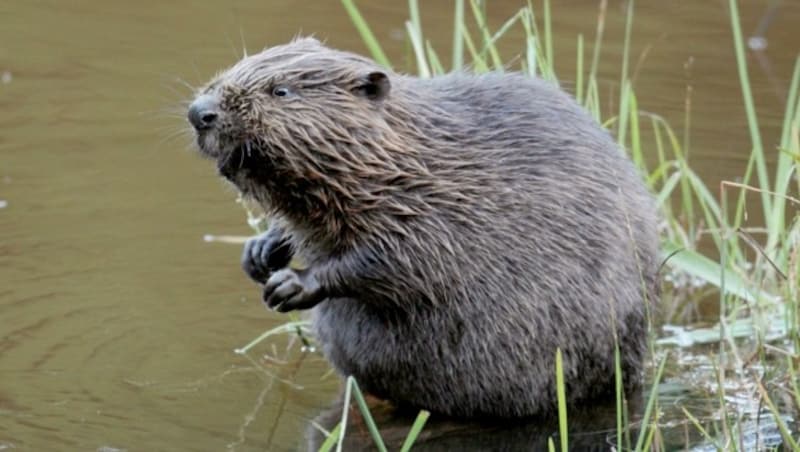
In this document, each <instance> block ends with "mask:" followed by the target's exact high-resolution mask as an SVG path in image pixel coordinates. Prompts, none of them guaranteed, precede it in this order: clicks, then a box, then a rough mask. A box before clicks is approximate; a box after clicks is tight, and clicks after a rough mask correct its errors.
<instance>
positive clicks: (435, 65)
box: [425, 41, 445, 75]
mask: <svg viewBox="0 0 800 452" xmlns="http://www.w3.org/2000/svg"><path fill="white" fill-rule="evenodd" d="M425 51H426V52H427V55H428V61H430V65H431V73H432V75H441V74H444V72H445V71H444V66H442V62H441V61H440V60H439V55H437V54H436V50H434V49H433V46H432V45H431V42H430V41H426V42H425Z"/></svg>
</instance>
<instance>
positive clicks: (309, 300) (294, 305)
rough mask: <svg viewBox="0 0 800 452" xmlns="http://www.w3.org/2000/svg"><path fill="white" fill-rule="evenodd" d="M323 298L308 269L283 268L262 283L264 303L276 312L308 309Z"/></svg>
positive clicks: (317, 283) (316, 282)
mask: <svg viewBox="0 0 800 452" xmlns="http://www.w3.org/2000/svg"><path fill="white" fill-rule="evenodd" d="M324 298H325V295H324V293H323V291H322V289H321V288H320V285H319V282H318V281H317V279H316V278H315V277H314V275H312V274H311V272H309V271H308V270H300V271H298V270H293V269H291V268H284V269H283V270H279V271H277V272H275V273H273V274H272V276H270V277H269V280H267V283H266V284H265V285H264V303H266V304H267V306H268V307H269V308H270V309H275V310H276V311H278V312H288V311H293V310H295V309H310V308H313V307H314V306H316V304H317V303H319V302H320V301H322V300H323V299H324Z"/></svg>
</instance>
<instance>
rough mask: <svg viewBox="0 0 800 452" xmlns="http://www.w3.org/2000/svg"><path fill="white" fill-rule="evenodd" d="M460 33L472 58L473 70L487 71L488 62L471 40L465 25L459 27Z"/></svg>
mask: <svg viewBox="0 0 800 452" xmlns="http://www.w3.org/2000/svg"><path fill="white" fill-rule="evenodd" d="M461 34H462V36H463V37H464V43H465V44H466V45H467V50H468V51H469V54H470V57H471V58H472V68H473V70H474V71H475V72H486V71H488V70H489V63H488V62H487V61H486V58H485V57H484V56H483V55H481V54H479V53H478V49H477V47H476V46H475V42H474V41H473V40H472V36H471V35H470V34H469V30H467V27H461Z"/></svg>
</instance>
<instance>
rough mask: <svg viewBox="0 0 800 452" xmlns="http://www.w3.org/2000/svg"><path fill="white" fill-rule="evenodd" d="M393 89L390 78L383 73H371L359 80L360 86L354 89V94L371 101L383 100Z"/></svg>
mask: <svg viewBox="0 0 800 452" xmlns="http://www.w3.org/2000/svg"><path fill="white" fill-rule="evenodd" d="M391 89H392V84H391V83H389V77H387V76H386V74H384V73H383V72H378V71H376V72H370V73H369V74H367V75H366V76H364V77H362V78H360V79H359V84H358V85H357V86H356V87H355V88H353V93H355V94H356V95H358V96H363V97H366V98H367V99H369V100H382V99H384V98H385V97H386V96H387V95H388V94H389V91H391Z"/></svg>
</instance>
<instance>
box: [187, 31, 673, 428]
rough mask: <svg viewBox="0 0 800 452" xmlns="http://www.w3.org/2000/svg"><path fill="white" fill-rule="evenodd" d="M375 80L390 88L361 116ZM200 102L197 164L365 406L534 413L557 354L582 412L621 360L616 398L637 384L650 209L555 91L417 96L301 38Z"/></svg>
mask: <svg viewBox="0 0 800 452" xmlns="http://www.w3.org/2000/svg"><path fill="white" fill-rule="evenodd" d="M375 73H381V74H386V79H387V80H388V83H389V85H387V86H386V87H384V88H381V87H378V91H380V92H378V95H375V96H373V95H371V94H372V92H371V91H369V89H370V88H371V89H374V88H375V87H374V86H371V85H370V83H371V81H370V77H371V74H375ZM275 87H288V88H289V89H290V93H291V94H290V95H288V96H284V97H276V96H274V95H273V94H272V93H273V89H274V88H275ZM383 91H385V92H383ZM202 92H203V93H204V94H207V95H212V96H215V98H216V99H218V101H219V105H220V113H221V117H220V120H219V125H218V127H217V129H215V131H214V133H208V134H201V135H200V136H198V144H199V147H200V150H201V152H203V153H204V154H205V155H207V156H209V157H211V158H213V159H215V160H217V163H218V168H219V170H220V173H221V174H223V175H224V176H225V177H226V178H228V179H229V180H230V181H231V182H233V183H234V184H235V185H236V186H237V187H238V189H239V190H241V191H242V193H243V194H245V195H246V196H248V197H251V198H253V199H255V200H257V201H258V202H259V203H261V204H262V205H263V206H264V207H265V208H266V209H267V210H268V211H269V212H270V214H271V216H272V217H273V220H274V222H273V228H276V229H275V231H279V232H280V234H281V235H285V238H286V239H287V240H288V241H289V242H290V244H291V247H292V250H293V252H294V253H295V254H296V255H298V256H299V257H300V258H301V260H303V261H304V262H306V263H307V264H308V265H309V269H310V271H312V272H313V273H314V275H315V277H316V278H317V279H318V280H319V282H320V284H321V285H322V286H324V287H325V288H326V290H327V293H328V294H329V295H328V296H327V298H326V299H325V300H324V301H322V302H321V303H319V304H318V305H317V306H316V307H314V309H313V310H312V318H313V320H314V327H315V330H316V333H317V337H318V339H319V341H320V343H321V344H322V347H323V351H324V353H325V355H326V356H327V357H328V359H329V360H330V361H331V362H332V363H333V365H334V366H335V367H336V368H337V369H338V370H339V371H340V372H341V373H342V374H345V375H353V376H355V377H356V379H357V380H358V381H359V383H360V384H361V385H362V387H363V388H364V389H366V390H367V391H369V392H371V393H373V394H375V395H377V396H379V397H383V398H386V399H389V400H392V401H394V402H396V403H398V404H400V405H407V406H410V407H417V408H427V409H430V410H432V411H436V412H441V413H444V414H449V415H454V416H462V417H475V416H500V417H519V416H528V415H533V414H541V413H546V412H548V411H550V410H552V409H553V407H554V401H555V384H554V355H555V351H556V348H557V347H558V348H561V350H562V352H563V354H564V366H565V367H564V368H565V376H566V380H567V390H568V391H567V393H568V398H569V399H570V401H571V402H573V403H576V402H579V401H586V400H589V399H592V398H595V397H599V396H604V395H608V394H609V393H613V390H614V389H613V388H614V344H615V340H616V341H618V343H619V346H620V349H621V356H622V363H621V364H622V367H623V372H624V377H625V381H626V384H627V385H628V386H629V387H635V386H636V384H637V383H638V382H639V380H640V376H641V369H642V359H643V355H644V351H645V340H646V337H645V336H646V319H645V317H646V316H645V313H646V310H647V305H648V303H653V302H655V301H657V298H658V289H657V288H658V282H657V278H656V273H657V265H658V247H657V242H658V240H657V236H656V212H655V208H654V202H653V199H652V198H651V196H650V195H649V193H648V192H647V190H646V188H645V187H644V184H643V183H642V181H641V178H640V176H639V174H638V173H637V171H636V170H635V168H634V167H633V165H632V164H631V163H630V161H629V160H628V159H627V158H626V157H625V156H624V154H623V153H622V152H621V151H620V150H619V149H618V147H617V146H616V145H615V143H614V142H613V140H612V139H611V137H610V136H609V135H608V134H607V133H606V131H605V130H603V129H602V128H601V127H600V126H599V125H597V124H596V122H595V121H594V120H593V119H592V118H591V117H590V116H589V115H588V114H586V112H585V111H584V110H583V109H582V108H581V107H579V106H578V105H577V104H576V103H575V102H574V101H573V100H572V99H571V98H569V96H567V95H565V94H564V93H563V92H561V91H560V90H559V89H558V88H557V87H555V86H552V85H550V84H548V83H546V82H544V81H541V80H537V79H534V78H531V77H527V76H523V75H521V74H508V73H506V74H501V73H490V74H484V75H472V74H468V73H454V74H449V75H445V76H441V77H435V78H432V79H427V80H424V79H419V78H416V77H410V76H404V75H399V74H395V73H393V72H391V71H387V70H386V69H385V68H381V67H379V66H378V65H377V64H376V63H374V62H373V61H371V60H369V59H367V58H363V57H360V56H357V55H354V54H351V53H347V52H341V51H337V50H333V49H330V48H328V47H325V46H323V45H322V44H320V43H319V42H318V41H316V40H313V39H308V38H306V39H299V40H296V41H293V42H291V43H289V44H286V45H283V46H277V47H273V48H270V49H267V50H265V51H264V52H262V53H260V54H257V55H253V56H250V57H247V58H245V59H243V60H242V61H240V62H239V63H237V64H236V65H234V66H233V67H232V68H230V69H228V70H227V71H225V72H223V73H221V74H220V75H219V76H218V77H216V78H215V80H214V81H213V82H212V83H210V84H209V85H208V86H207V87H206V88H204V89H203V91H202ZM615 337H616V339H615Z"/></svg>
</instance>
